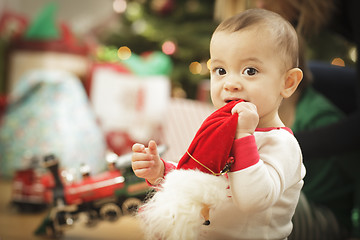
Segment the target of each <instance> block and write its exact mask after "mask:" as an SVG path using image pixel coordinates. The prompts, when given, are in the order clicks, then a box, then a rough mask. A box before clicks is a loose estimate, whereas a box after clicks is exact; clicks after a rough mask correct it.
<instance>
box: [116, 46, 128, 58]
mask: <svg viewBox="0 0 360 240" xmlns="http://www.w3.org/2000/svg"><path fill="white" fill-rule="evenodd" d="M130 56H131V50H130V48H128V47H126V46H123V47H120V48H119V50H118V57H119V58H120V59H121V60H126V59H128V58H130Z"/></svg>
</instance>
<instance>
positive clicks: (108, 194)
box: [12, 146, 165, 237]
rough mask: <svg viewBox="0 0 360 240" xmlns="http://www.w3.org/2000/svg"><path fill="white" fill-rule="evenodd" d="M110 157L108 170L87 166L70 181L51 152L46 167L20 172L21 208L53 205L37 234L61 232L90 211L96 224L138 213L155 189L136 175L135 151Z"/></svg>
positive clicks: (16, 185)
mask: <svg viewBox="0 0 360 240" xmlns="http://www.w3.org/2000/svg"><path fill="white" fill-rule="evenodd" d="M164 151H165V147H164V146H159V152H161V153H162V152H164ZM107 160H108V170H107V171H105V172H102V173H100V174H97V175H94V176H92V175H90V174H89V171H88V169H87V168H86V166H83V169H81V174H82V179H81V180H80V181H76V182H66V181H65V180H64V177H63V176H61V173H60V170H59V160H58V159H57V158H56V156H54V155H48V156H46V157H45V158H44V166H45V169H42V170H41V168H29V169H25V170H19V171H17V172H16V174H15V177H14V181H13V194H12V196H13V203H15V204H16V205H17V206H19V207H20V208H24V207H25V206H29V205H30V206H32V207H34V206H36V207H39V206H43V205H47V206H50V210H49V213H48V215H47V216H46V217H45V219H44V220H43V222H42V223H41V224H40V226H39V227H38V228H37V230H36V231H35V234H36V235H46V236H51V237H58V236H61V235H62V233H63V232H64V230H66V228H68V227H71V226H73V225H74V224H75V222H76V221H77V220H78V218H79V215H80V214H84V215H86V217H87V222H86V224H87V226H94V225H95V224H96V223H97V222H98V221H99V220H108V221H115V220H117V219H118V218H119V217H120V216H121V215H127V214H133V213H135V212H136V211H137V208H138V206H139V205H140V204H141V203H142V201H143V200H144V199H145V197H146V196H147V195H148V193H149V191H152V189H151V188H150V187H149V186H148V185H147V183H146V182H145V181H144V180H143V179H140V178H138V177H136V176H135V175H134V173H133V171H132V169H131V155H129V154H127V155H124V156H121V157H117V156H114V155H113V157H112V158H108V159H107ZM45 170H47V171H45Z"/></svg>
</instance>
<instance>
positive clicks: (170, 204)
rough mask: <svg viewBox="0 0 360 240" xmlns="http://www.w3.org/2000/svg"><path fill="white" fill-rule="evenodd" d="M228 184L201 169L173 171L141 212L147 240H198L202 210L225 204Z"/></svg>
mask: <svg viewBox="0 0 360 240" xmlns="http://www.w3.org/2000/svg"><path fill="white" fill-rule="evenodd" d="M228 185H229V184H228V181H227V179H226V178H225V177H224V176H214V175H211V174H207V173H203V172H201V171H198V170H173V171H171V172H170V173H168V174H167V175H166V178H165V180H164V181H163V183H162V187H161V188H160V189H159V190H158V191H157V192H156V193H155V194H154V196H153V197H152V198H151V199H150V200H149V201H148V202H147V203H145V204H144V205H143V206H142V207H141V208H140V210H139V213H138V217H139V219H140V222H141V225H142V227H143V229H144V234H145V237H146V239H157V240H159V239H161V240H165V239H166V240H175V239H179V240H180V239H182V240H183V239H186V240H191V239H197V237H198V234H199V230H200V227H201V226H202V224H203V222H204V220H205V219H204V218H203V217H202V216H201V214H200V212H201V209H202V208H203V206H204V204H206V205H208V206H210V208H216V206H217V205H218V204H220V203H222V202H223V201H225V200H226V198H227V188H228ZM210 220H211V216H210Z"/></svg>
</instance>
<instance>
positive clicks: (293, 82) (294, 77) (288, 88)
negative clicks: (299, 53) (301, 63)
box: [281, 68, 303, 98]
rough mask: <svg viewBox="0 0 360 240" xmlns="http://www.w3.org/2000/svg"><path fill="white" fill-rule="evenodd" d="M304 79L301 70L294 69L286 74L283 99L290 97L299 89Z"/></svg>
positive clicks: (282, 92)
mask: <svg viewBox="0 0 360 240" xmlns="http://www.w3.org/2000/svg"><path fill="white" fill-rule="evenodd" d="M302 78H303V72H302V71H301V69H300V68H292V69H290V70H289V71H288V72H287V73H286V77H285V83H284V88H283V90H282V91H281V96H283V98H288V97H290V96H291V95H292V94H293V93H294V92H295V90H296V88H297V87H298V85H299V83H300V82H301V80H302Z"/></svg>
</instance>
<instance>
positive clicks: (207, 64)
mask: <svg viewBox="0 0 360 240" xmlns="http://www.w3.org/2000/svg"><path fill="white" fill-rule="evenodd" d="M210 65H211V59H209V60H207V62H206V67H207V69H209V71H210V70H211V67H210Z"/></svg>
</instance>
